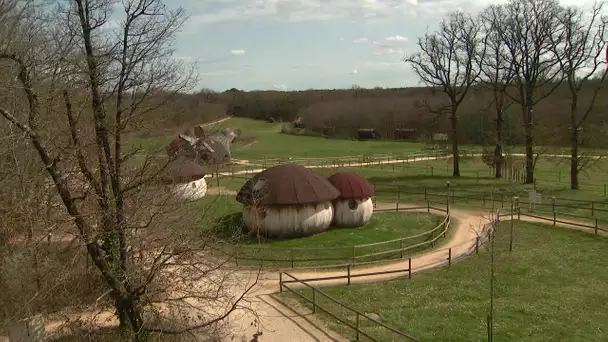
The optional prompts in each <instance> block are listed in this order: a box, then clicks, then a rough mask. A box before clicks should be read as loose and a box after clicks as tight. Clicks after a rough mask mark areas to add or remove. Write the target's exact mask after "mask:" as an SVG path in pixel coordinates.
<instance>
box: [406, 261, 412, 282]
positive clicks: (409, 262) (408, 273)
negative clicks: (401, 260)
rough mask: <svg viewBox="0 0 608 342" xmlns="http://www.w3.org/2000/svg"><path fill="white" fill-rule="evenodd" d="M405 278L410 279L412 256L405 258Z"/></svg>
mask: <svg viewBox="0 0 608 342" xmlns="http://www.w3.org/2000/svg"><path fill="white" fill-rule="evenodd" d="M407 278H408V279H412V258H409V259H408V260H407Z"/></svg>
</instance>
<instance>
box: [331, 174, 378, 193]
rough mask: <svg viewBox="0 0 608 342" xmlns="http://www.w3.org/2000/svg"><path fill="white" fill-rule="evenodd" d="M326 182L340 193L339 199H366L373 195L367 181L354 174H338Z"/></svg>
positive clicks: (372, 189)
mask: <svg viewBox="0 0 608 342" xmlns="http://www.w3.org/2000/svg"><path fill="white" fill-rule="evenodd" d="M327 180H329V182H330V183H331V184H332V185H333V186H334V187H335V188H336V189H337V190H338V191H339V192H340V197H341V198H368V197H372V196H374V193H375V191H374V188H373V187H372V185H371V184H370V183H369V182H368V181H367V179H365V178H363V177H361V176H360V175H358V174H356V173H352V172H338V173H336V174H333V175H331V176H330V177H329V178H328V179H327Z"/></svg>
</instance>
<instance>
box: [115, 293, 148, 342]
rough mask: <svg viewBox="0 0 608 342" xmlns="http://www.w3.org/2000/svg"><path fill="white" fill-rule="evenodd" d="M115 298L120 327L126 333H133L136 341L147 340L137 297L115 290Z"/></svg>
mask: <svg viewBox="0 0 608 342" xmlns="http://www.w3.org/2000/svg"><path fill="white" fill-rule="evenodd" d="M114 300H115V307H116V315H117V316H118V319H119V321H120V328H121V329H122V330H123V331H124V332H125V333H127V334H129V335H133V336H134V337H135V340H136V341H143V340H145V331H144V329H143V322H144V320H143V315H142V310H141V307H140V306H139V304H138V300H137V298H134V297H132V296H130V295H128V294H126V295H121V294H118V293H116V292H114Z"/></svg>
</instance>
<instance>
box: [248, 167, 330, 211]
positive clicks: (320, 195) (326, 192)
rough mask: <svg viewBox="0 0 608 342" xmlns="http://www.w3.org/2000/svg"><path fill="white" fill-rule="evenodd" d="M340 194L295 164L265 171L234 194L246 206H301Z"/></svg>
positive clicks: (321, 179) (327, 183)
mask: <svg viewBox="0 0 608 342" xmlns="http://www.w3.org/2000/svg"><path fill="white" fill-rule="evenodd" d="M339 196H340V193H339V192H338V190H336V188H334V186H333V185H331V183H330V182H329V181H328V180H327V179H325V178H324V177H323V176H322V175H320V174H318V173H316V172H314V171H312V170H310V169H307V168H305V167H303V166H300V165H296V164H283V165H278V166H273V167H271V168H268V169H266V170H264V171H262V172H261V173H259V174H257V175H256V176H254V177H253V178H252V179H250V180H249V181H247V183H245V185H243V187H242V188H241V190H240V191H239V193H238V194H237V197H236V199H237V201H239V202H241V203H245V204H252V203H258V204H262V205H300V204H312V203H319V202H325V201H330V200H333V199H336V198H338V197H339Z"/></svg>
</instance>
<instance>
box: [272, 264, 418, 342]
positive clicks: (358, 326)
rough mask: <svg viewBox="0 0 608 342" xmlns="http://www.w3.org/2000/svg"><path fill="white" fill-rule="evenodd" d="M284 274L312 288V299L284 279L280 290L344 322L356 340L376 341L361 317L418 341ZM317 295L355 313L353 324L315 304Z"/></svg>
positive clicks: (286, 274) (313, 309)
mask: <svg viewBox="0 0 608 342" xmlns="http://www.w3.org/2000/svg"><path fill="white" fill-rule="evenodd" d="M394 272H395V271H392V273H394ZM380 273H382V272H377V274H380ZM383 273H389V272H383ZM283 274H284V275H285V276H287V277H289V278H292V280H290V282H297V283H300V284H302V285H304V286H305V287H307V288H309V289H312V299H309V298H308V297H306V296H304V295H303V294H301V293H299V292H297V291H295V290H293V289H291V288H290V287H289V286H287V285H286V282H285V281H280V282H279V285H280V288H281V292H283V289H286V290H288V291H289V292H291V293H293V294H295V295H297V296H299V297H300V298H302V299H304V300H305V301H307V302H309V303H311V304H312V312H313V313H316V312H317V310H322V311H324V312H325V313H326V314H328V315H329V316H331V317H333V318H334V319H336V320H337V321H338V322H340V323H342V324H344V325H345V326H347V327H349V328H351V329H353V330H354V331H355V336H356V340H357V341H360V340H361V336H364V337H367V338H368V339H370V340H372V341H378V340H377V339H376V338H374V337H372V336H371V335H369V334H368V333H366V332H365V331H363V329H362V327H361V319H362V318H363V319H366V320H368V321H369V322H371V323H372V324H374V326H376V327H381V328H384V329H386V330H388V331H390V332H392V333H394V334H395V335H397V336H399V337H401V338H405V339H407V340H410V341H419V340H418V339H416V338H415V337H413V336H410V335H408V334H406V333H403V332H401V331H399V330H397V329H395V328H393V327H391V326H389V325H386V324H384V323H382V322H380V321H378V320H376V319H374V318H372V317H370V316H369V315H366V314H364V313H362V312H361V311H359V310H356V309H353V308H351V307H350V306H348V305H346V304H344V303H342V302H340V301H338V300H336V299H334V298H333V297H331V296H330V295H328V294H326V293H325V292H323V291H321V290H320V289H318V288H316V287H314V286H311V285H309V284H308V283H306V282H305V281H304V280H300V279H298V278H296V277H294V276H292V275H291V274H289V273H287V272H282V273H281V275H283ZM318 296H323V297H325V298H327V299H328V300H330V301H332V302H334V303H336V304H338V305H339V306H340V307H342V308H344V309H346V310H347V311H349V312H351V313H354V314H355V324H354V325H353V324H351V323H350V322H348V320H347V319H344V318H341V317H339V316H338V315H334V314H333V313H332V312H331V311H329V310H327V309H326V308H324V307H322V306H320V305H319V304H317V297H318Z"/></svg>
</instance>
